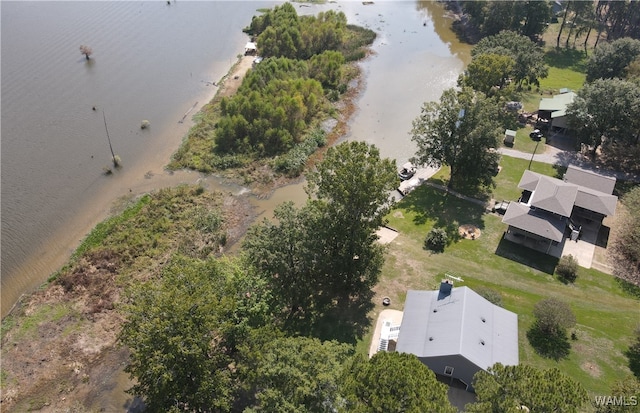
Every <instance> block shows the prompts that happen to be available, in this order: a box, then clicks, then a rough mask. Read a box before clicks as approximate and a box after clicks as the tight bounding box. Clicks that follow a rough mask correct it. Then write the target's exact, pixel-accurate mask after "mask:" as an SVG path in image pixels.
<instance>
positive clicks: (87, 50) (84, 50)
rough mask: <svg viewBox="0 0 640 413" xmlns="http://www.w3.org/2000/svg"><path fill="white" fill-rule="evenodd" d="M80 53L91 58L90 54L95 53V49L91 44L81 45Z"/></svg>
mask: <svg viewBox="0 0 640 413" xmlns="http://www.w3.org/2000/svg"><path fill="white" fill-rule="evenodd" d="M80 53H82V54H83V55H84V57H85V58H86V59H87V60H89V59H90V56H91V55H92V54H93V49H92V48H90V47H89V46H85V45H80Z"/></svg>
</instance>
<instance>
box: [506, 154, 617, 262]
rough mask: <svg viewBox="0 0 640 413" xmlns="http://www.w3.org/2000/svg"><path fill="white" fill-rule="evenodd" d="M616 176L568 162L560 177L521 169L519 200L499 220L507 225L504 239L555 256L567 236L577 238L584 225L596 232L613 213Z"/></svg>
mask: <svg viewBox="0 0 640 413" xmlns="http://www.w3.org/2000/svg"><path fill="white" fill-rule="evenodd" d="M615 184H616V179H615V178H612V177H607V176H604V175H600V174H597V173H595V172H592V171H588V170H586V169H582V168H579V167H577V166H575V165H569V167H568V168H567V172H566V173H565V175H564V178H563V179H562V180H560V179H556V178H552V177H549V176H546V175H541V174H539V173H536V172H532V171H529V170H527V171H524V174H523V175H522V178H521V179H520V183H519V184H518V187H519V188H521V189H523V191H522V196H521V197H520V199H519V200H518V202H511V203H510V204H509V207H508V208H507V210H506V211H505V214H504V216H503V218H502V222H504V223H505V224H508V225H509V227H508V229H507V233H506V238H507V239H509V240H510V241H514V242H517V243H520V244H523V245H526V246H528V247H531V248H534V249H537V250H541V251H543V252H545V253H547V254H551V255H556V256H559V255H558V254H559V253H561V251H562V249H561V248H557V247H558V246H559V245H560V244H562V243H563V242H564V240H565V238H566V237H567V236H568V237H570V238H571V239H573V240H575V239H577V238H578V237H580V232H581V231H582V227H583V226H589V228H590V229H591V230H592V231H595V233H596V234H597V231H598V230H599V228H600V225H601V224H602V220H603V219H604V218H605V217H606V216H612V215H614V214H615V211H616V205H617V202H618V197H616V196H615V195H613V194H612V193H613V189H614V187H615Z"/></svg>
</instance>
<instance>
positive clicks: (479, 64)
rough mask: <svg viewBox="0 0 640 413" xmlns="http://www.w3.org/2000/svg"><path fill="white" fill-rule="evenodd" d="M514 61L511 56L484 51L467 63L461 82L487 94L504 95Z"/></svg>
mask: <svg viewBox="0 0 640 413" xmlns="http://www.w3.org/2000/svg"><path fill="white" fill-rule="evenodd" d="M514 65H515V61H514V60H513V58H512V57H511V56H505V55H500V54H493V53H484V54H480V55H477V56H475V57H474V59H473V60H472V61H471V63H469V65H467V70H466V71H465V75H464V76H463V78H462V83H463V84H464V85H465V86H469V87H471V88H473V89H475V90H477V91H479V92H482V93H484V94H485V95H487V96H492V95H504V93H505V88H506V86H507V85H508V82H509V78H510V77H511V74H512V72H513V67H514Z"/></svg>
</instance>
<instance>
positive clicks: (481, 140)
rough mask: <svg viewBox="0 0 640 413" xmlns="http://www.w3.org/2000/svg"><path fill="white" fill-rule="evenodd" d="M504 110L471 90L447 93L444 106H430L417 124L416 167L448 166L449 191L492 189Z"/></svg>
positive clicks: (443, 99) (415, 140) (446, 91)
mask: <svg viewBox="0 0 640 413" xmlns="http://www.w3.org/2000/svg"><path fill="white" fill-rule="evenodd" d="M501 112H502V109H501V108H500V107H499V106H498V104H497V103H495V102H494V101H492V100H490V99H487V98H485V97H484V96H483V95H482V94H478V93H474V92H473V90H471V89H463V90H462V91H459V92H457V91H455V90H454V89H449V90H445V91H444V93H443V94H442V96H441V97H440V102H427V103H425V104H424V105H423V107H422V112H421V114H420V116H419V117H418V118H417V119H415V120H414V121H413V129H412V135H413V136H412V138H411V139H412V140H413V141H414V142H415V143H416V144H417V146H418V151H417V152H416V156H415V159H414V161H415V163H416V164H427V165H448V166H449V167H450V168H451V178H450V180H449V187H454V186H456V185H461V186H462V185H470V186H474V187H475V186H478V185H484V186H489V185H491V183H492V180H493V176H494V175H495V173H496V171H497V168H498V161H499V155H498V153H497V152H495V151H494V150H493V149H492V148H496V147H497V145H498V135H499V133H500V127H501V125H500V123H499V122H496V120H497V119H501V118H502V114H501Z"/></svg>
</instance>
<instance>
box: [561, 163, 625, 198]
mask: <svg viewBox="0 0 640 413" xmlns="http://www.w3.org/2000/svg"><path fill="white" fill-rule="evenodd" d="M564 180H565V181H566V182H571V183H572V184H576V185H578V186H584V187H586V188H590V189H593V190H596V191H598V192H602V193H604V194H607V195H611V194H613V188H614V187H615V186H616V178H614V177H610V176H604V175H600V174H597V173H595V172H591V171H587V170H586V169H582V168H579V167H577V166H575V165H569V167H567V172H566V173H565V174H564Z"/></svg>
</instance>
